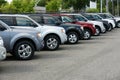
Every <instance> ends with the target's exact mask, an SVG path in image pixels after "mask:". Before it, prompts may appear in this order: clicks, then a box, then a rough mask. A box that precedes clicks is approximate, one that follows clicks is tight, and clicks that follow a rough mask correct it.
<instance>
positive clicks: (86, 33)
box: [84, 31, 90, 39]
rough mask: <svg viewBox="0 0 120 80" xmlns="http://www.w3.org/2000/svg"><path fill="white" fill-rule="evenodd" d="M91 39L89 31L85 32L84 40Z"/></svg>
mask: <svg viewBox="0 0 120 80" xmlns="http://www.w3.org/2000/svg"><path fill="white" fill-rule="evenodd" d="M89 37H90V33H89V32H88V31H85V32H84V39H88V38H89Z"/></svg>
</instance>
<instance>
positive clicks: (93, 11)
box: [86, 8, 99, 13]
mask: <svg viewBox="0 0 120 80" xmlns="http://www.w3.org/2000/svg"><path fill="white" fill-rule="evenodd" d="M86 12H88V13H98V12H99V10H98V9H94V8H93V9H88V10H87V11H86Z"/></svg>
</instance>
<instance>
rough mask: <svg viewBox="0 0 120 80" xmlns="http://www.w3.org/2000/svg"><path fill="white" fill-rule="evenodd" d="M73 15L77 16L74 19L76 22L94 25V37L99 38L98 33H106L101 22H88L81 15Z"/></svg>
mask: <svg viewBox="0 0 120 80" xmlns="http://www.w3.org/2000/svg"><path fill="white" fill-rule="evenodd" d="M73 15H77V17H76V20H77V21H83V22H88V23H92V24H94V26H95V29H96V33H95V35H96V36H99V35H100V33H104V32H106V29H105V27H104V25H103V23H102V22H99V21H91V20H88V19H87V18H85V17H84V16H82V15H81V14H78V13H77V14H73Z"/></svg>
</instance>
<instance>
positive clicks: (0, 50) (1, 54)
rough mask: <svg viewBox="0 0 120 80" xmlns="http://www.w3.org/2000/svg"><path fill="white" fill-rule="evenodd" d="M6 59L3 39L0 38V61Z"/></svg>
mask: <svg viewBox="0 0 120 80" xmlns="http://www.w3.org/2000/svg"><path fill="white" fill-rule="evenodd" d="M5 58H6V49H5V48H4V43H3V39H2V38H1V37H0V60H4V59H5Z"/></svg>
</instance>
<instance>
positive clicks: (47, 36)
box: [0, 14, 67, 50]
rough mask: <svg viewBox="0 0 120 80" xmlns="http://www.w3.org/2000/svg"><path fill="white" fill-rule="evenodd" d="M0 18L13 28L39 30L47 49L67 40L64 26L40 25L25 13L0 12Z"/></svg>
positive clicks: (56, 46) (51, 48)
mask: <svg viewBox="0 0 120 80" xmlns="http://www.w3.org/2000/svg"><path fill="white" fill-rule="evenodd" d="M0 20H2V21H3V22H5V23H6V24H8V25H9V26H11V27H13V28H24V29H28V28H30V29H33V30H34V29H36V30H38V31H40V32H41V35H42V36H43V38H44V42H45V48H46V49H48V50H56V49H58V47H59V45H60V44H63V43H65V42H66V41H67V35H66V32H65V29H64V28H62V27H56V26H48V25H40V24H38V23H37V22H36V21H34V20H33V19H31V18H30V17H28V16H27V15H17V14H16V15H15V14H13V15H12V14H0Z"/></svg>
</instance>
